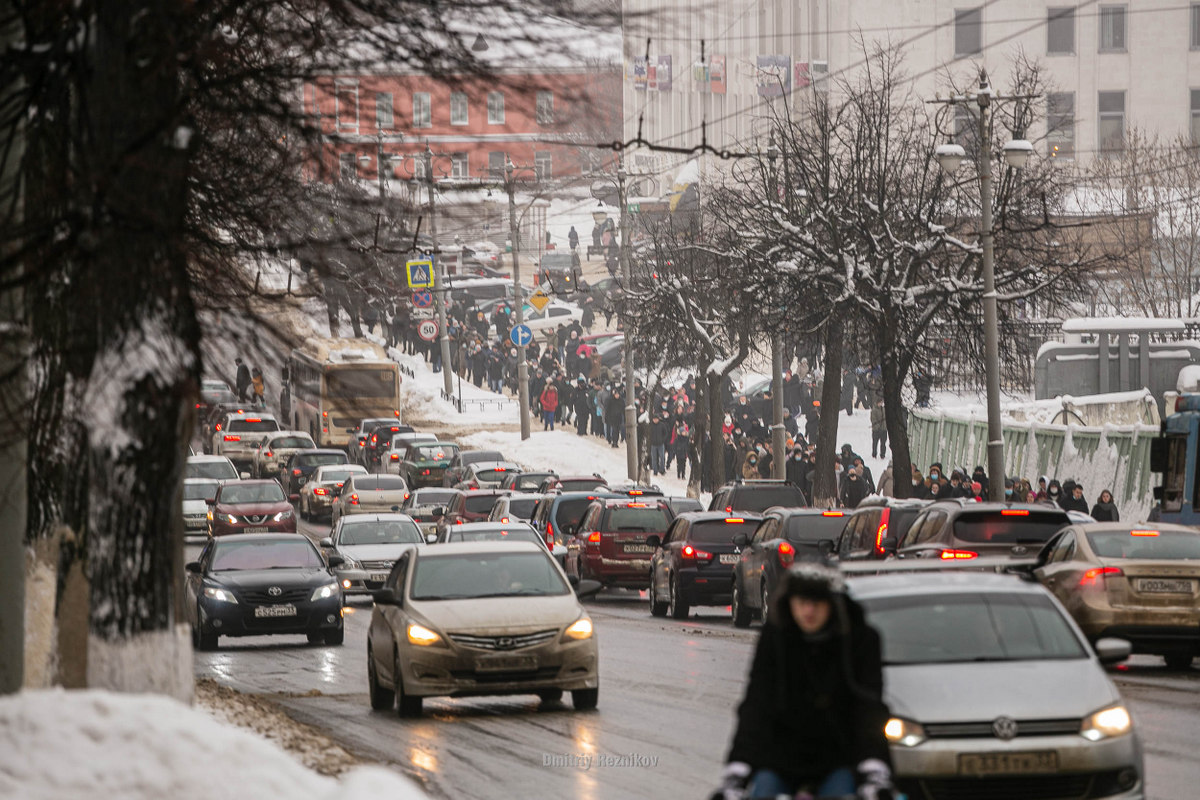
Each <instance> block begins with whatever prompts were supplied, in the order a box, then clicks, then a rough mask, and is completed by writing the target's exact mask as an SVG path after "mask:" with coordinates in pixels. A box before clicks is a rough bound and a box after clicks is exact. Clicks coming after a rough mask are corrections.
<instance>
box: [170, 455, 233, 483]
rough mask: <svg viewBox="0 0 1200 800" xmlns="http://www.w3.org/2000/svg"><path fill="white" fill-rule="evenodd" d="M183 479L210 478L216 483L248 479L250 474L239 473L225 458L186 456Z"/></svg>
mask: <svg viewBox="0 0 1200 800" xmlns="http://www.w3.org/2000/svg"><path fill="white" fill-rule="evenodd" d="M183 477H184V479H185V480H186V479H188V478H210V479H212V480H217V481H236V480H238V479H239V478H249V477H250V473H248V472H246V473H239V472H238V470H237V467H235V466H234V465H233V462H232V461H230V460H229V459H228V458H226V457H225V456H188V460H187V466H186V467H185V468H184V470H183Z"/></svg>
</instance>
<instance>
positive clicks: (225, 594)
mask: <svg viewBox="0 0 1200 800" xmlns="http://www.w3.org/2000/svg"><path fill="white" fill-rule="evenodd" d="M204 596H205V597H207V598H209V599H210V600H216V601H217V602H218V603H234V604H235V605H236V604H237V598H236V597H234V596H233V592H231V591H229V590H228V589H221V588H219V587H217V586H205V587H204Z"/></svg>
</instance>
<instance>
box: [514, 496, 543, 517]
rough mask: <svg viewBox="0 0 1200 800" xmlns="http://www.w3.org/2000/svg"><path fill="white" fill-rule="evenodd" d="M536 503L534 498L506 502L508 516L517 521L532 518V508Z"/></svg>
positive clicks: (520, 498) (516, 498) (521, 498)
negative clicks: (515, 518)
mask: <svg viewBox="0 0 1200 800" xmlns="http://www.w3.org/2000/svg"><path fill="white" fill-rule="evenodd" d="M537 503H538V499H537V498H536V497H530V498H524V497H514V498H513V499H512V500H509V501H508V515H509V516H510V517H517V518H518V519H529V518H530V517H531V516H533V507H534V506H536V505H537Z"/></svg>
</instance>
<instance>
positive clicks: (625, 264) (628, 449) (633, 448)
mask: <svg viewBox="0 0 1200 800" xmlns="http://www.w3.org/2000/svg"><path fill="white" fill-rule="evenodd" d="M625 177H626V175H625V160H624V159H623V158H621V157H620V156H619V155H618V160H617V202H618V203H620V204H621V209H620V210H621V245H620V249H619V250H618V253H620V259H621V280H622V281H624V282H625V291H626V292H627V293H628V291H629V289H630V288H631V287H632V286H633V281H632V276H631V274H630V267H629V203H628V202H626V199H625ZM626 297H628V294H627V295H626ZM626 302H628V300H626ZM622 316H623V317H624V320H623V321H624V323H625V347H624V351H625V352H624V355H623V359H622V362H623V367H622V368H623V369H624V370H625V469H626V472H627V473H628V475H629V480H631V481H633V482H634V483H637V481H638V461H639V459H638V443H637V438H638V437H637V398H636V397H635V396H634V393H633V331H632V330H631V329H630V328H629V315H628V314H627V313H626V314H623V315H622Z"/></svg>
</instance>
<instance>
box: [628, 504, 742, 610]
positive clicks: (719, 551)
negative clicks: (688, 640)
mask: <svg viewBox="0 0 1200 800" xmlns="http://www.w3.org/2000/svg"><path fill="white" fill-rule="evenodd" d="M761 521H762V517H759V516H754V515H745V514H743V515H739V516H732V515H729V514H726V513H724V512H713V511H701V512H697V513H693V514H682V515H680V516H679V517H677V518H676V519H675V521H674V522H672V523H671V527H670V528H668V529H667V533H666V535H665V536H661V537H660V536H657V535H655V534H651V535H650V536H647V537H646V544H648V545H650V546H651V547H653V548H654V555H653V556H652V557H651V559H650V613H651V614H653V615H654V616H656V617H661V616H664V615H665V614H668V613H669V614H670V615H671V616H672V617H674V618H675V619H686V618H687V615H688V611H689V610H690V609H691V607H692V606H701V605H703V606H711V605H725V604H726V603H729V602H730V601H731V600H732V598H733V568H734V565H735V564H737V562H738V546H737V545H735V544H734V543H733V539H734V537H735V536H737V535H738V534H739V533H742V534H746V535H749V534H751V533H753V532H754V530H755V529H756V528H757V527H758V523H759V522H761Z"/></svg>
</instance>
